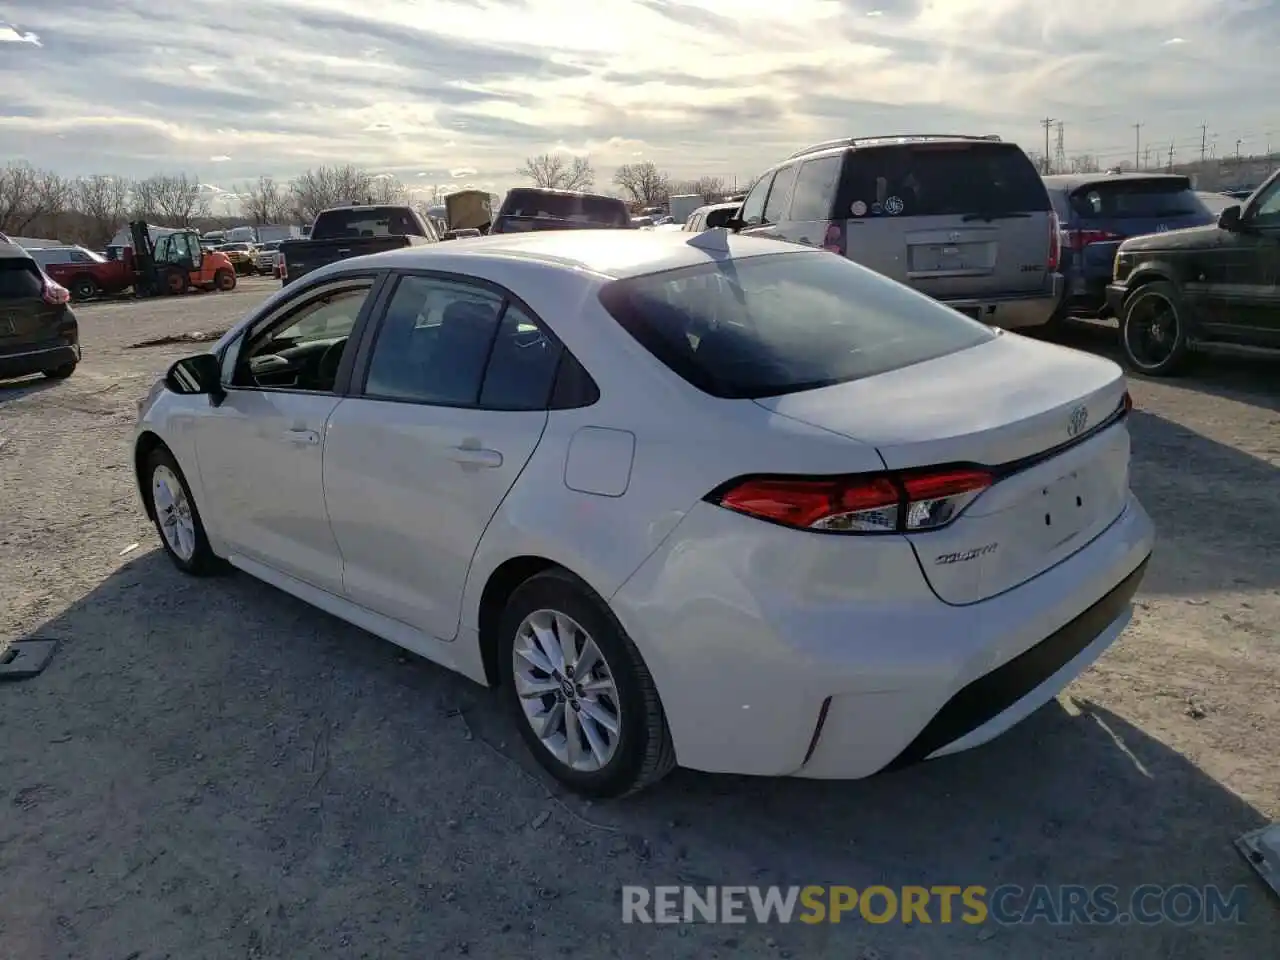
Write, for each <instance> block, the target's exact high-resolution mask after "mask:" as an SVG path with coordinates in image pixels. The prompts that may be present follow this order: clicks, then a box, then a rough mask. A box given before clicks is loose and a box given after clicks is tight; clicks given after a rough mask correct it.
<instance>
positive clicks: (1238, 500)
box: [1129, 410, 1280, 596]
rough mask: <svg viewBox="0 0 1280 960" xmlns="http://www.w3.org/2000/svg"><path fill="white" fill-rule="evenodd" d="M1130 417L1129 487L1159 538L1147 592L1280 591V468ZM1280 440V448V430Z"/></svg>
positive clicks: (1145, 416)
mask: <svg viewBox="0 0 1280 960" xmlns="http://www.w3.org/2000/svg"><path fill="white" fill-rule="evenodd" d="M1130 416H1131V421H1130V425H1129V430H1130V434H1131V436H1132V444H1133V446H1132V464H1131V470H1132V475H1131V480H1130V482H1131V484H1132V487H1133V490H1134V492H1135V493H1136V494H1137V496H1138V499H1139V500H1141V501H1142V504H1143V506H1144V507H1145V508H1146V509H1147V512H1148V513H1149V514H1150V515H1151V517H1152V519H1153V520H1154V521H1155V525H1156V537H1157V542H1156V550H1155V558H1154V560H1153V562H1152V564H1151V567H1150V568H1149V569H1148V571H1147V576H1146V579H1145V580H1144V581H1143V585H1142V592H1143V593H1161V594H1168V595H1186V594H1190V595H1193V596H1194V595H1197V594H1200V593H1203V592H1206V591H1213V590H1239V589H1242V588H1244V589H1248V588H1268V589H1274V588H1276V587H1280V551H1277V550H1276V549H1275V545H1276V536H1277V523H1276V520H1275V519H1274V518H1275V505H1276V490H1277V488H1278V487H1280V467H1277V466H1276V465H1275V464H1272V463H1268V462H1267V461H1265V460H1262V459H1259V458H1258V457H1254V456H1251V455H1249V454H1247V453H1244V452H1243V451H1240V450H1237V449H1236V448H1235V447H1231V446H1228V445H1226V444H1223V443H1218V442H1217V441H1216V440H1211V439H1209V438H1208V437H1205V436H1203V435H1201V434H1199V433H1196V432H1195V431H1193V430H1188V429H1187V428H1186V427H1184V426H1182V425H1180V424H1177V423H1174V422H1172V421H1169V420H1166V419H1165V418H1164V417H1161V416H1158V415H1156V414H1153V413H1148V412H1146V411H1144V410H1134V411H1133V413H1132V414H1131V415H1130ZM1276 437H1277V443H1280V428H1278V429H1277V431H1276ZM1162 556H1171V557H1176V562H1173V563H1164V562H1162V560H1161V557H1162Z"/></svg>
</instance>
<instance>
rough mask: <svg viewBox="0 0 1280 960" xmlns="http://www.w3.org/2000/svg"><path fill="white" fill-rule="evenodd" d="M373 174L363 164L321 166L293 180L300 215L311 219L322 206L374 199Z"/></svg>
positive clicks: (299, 216)
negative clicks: (372, 189) (364, 168)
mask: <svg viewBox="0 0 1280 960" xmlns="http://www.w3.org/2000/svg"><path fill="white" fill-rule="evenodd" d="M372 182H373V178H372V177H371V176H370V175H369V173H368V171H366V170H362V169H361V168H360V167H356V166H352V165H351V164H345V165H344V166H341V167H317V168H316V169H314V170H308V171H307V172H306V173H304V174H302V175H301V176H299V177H296V178H295V179H294V180H293V182H292V183H290V184H289V191H290V193H291V194H292V196H293V206H294V210H295V211H296V213H297V217H298V219H299V220H300V221H301V222H303V223H310V222H311V221H312V220H314V219H315V218H316V214H318V213H319V212H320V211H321V210H327V209H328V208H329V207H336V206H340V205H341V204H345V203H363V202H365V201H366V200H369V199H370V196H369V194H370V192H371V184H372Z"/></svg>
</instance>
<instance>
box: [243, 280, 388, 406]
mask: <svg viewBox="0 0 1280 960" xmlns="http://www.w3.org/2000/svg"><path fill="white" fill-rule="evenodd" d="M386 275H387V271H385V270H377V271H360V272H358V273H344V274H340V275H338V276H333V275H328V276H326V277H324V278H323V279H320V280H317V281H316V282H313V283H309V284H306V285H301V284H300V285H299V286H298V289H297V290H293V289H290V291H289V293H290V296H289V297H287V298H286V299H284V300H282V301H279V302H276V303H274V304H272V305H270V306H268V307H267V308H266V309H265V310H263V311H262V313H260V314H258V315H257V316H255V317H254V318H253V319H252V320H250V321H249V322H248V323H246V324H245V325H244V327H243V328H242V329H241V330H240V332H239V333H238V334H237V335H236V336H235V338H234V339H232V340H231V342H230V343H228V344H227V346H226V347H225V348H223V350H222V351H221V352H220V353H219V354H218V363H219V365H220V366H222V365H225V363H226V359H227V353H228V352H229V351H231V350H234V351H236V354H237V356H236V360H235V364H234V365H233V368H232V369H233V374H232V376H233V378H234V371H235V370H237V369H238V368H239V366H240V356H239V354H240V353H241V352H242V351H243V350H244V349H245V347H247V346H248V345H249V344H251V343H254V342H255V341H258V340H260V339H261V338H262V337H263V336H265V335H267V334H269V333H270V332H273V331H275V330H277V329H279V328H281V327H283V326H284V325H285V324H287V323H288V322H289V320H290V318H291V317H292V316H293V315H294V314H295V313H297V311H298V310H299V309H301V308H303V307H305V306H307V305H308V304H309V303H310V302H311V301H312V300H315V299H319V298H320V297H324V296H328V295H330V294H334V293H339V292H342V291H344V290H349V289H353V288H355V287H359V286H362V285H365V286H367V289H368V294H367V295H366V296H365V300H364V304H363V306H361V308H360V313H359V315H358V316H357V317H356V322H355V324H354V325H353V326H352V328H351V334H350V335H349V337H348V340H347V350H346V351H344V353H343V356H342V361H341V363H340V364H339V365H338V374H337V377H336V379H335V381H334V385H333V389H332V390H302V389H299V388H297V387H262V386H246V385H244V384H237V383H223V384H222V388H223V389H224V390H226V391H227V392H229V393H230V392H246V393H292V394H298V395H300V396H307V397H337V398H342V397H347V396H350V395H351V387H352V377H351V373H352V370H353V369H354V366H355V356H356V353H357V352H358V347H357V350H352V349H351V344H352V342H355V343H356V344H357V345H358V344H359V343H361V342H362V341H363V336H364V331H365V329H366V328H367V327H368V326H369V323H370V317H371V315H373V309H374V307H375V306H376V305H377V304H378V303H379V301H380V299H381V297H382V295H383V291H384V289H385V287H386Z"/></svg>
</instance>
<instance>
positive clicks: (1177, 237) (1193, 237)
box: [1120, 223, 1226, 253]
mask: <svg viewBox="0 0 1280 960" xmlns="http://www.w3.org/2000/svg"><path fill="white" fill-rule="evenodd" d="M1225 235H1226V231H1225V230H1223V229H1222V228H1221V227H1219V226H1218V225H1217V224H1216V223H1210V224H1206V225H1205V226H1202V227H1185V228H1183V229H1182V230H1167V231H1165V232H1164V233H1150V234H1147V235H1146V236H1143V237H1130V238H1129V239H1128V240H1126V241H1125V242H1124V243H1122V244H1120V252H1121V253H1142V252H1146V251H1154V252H1164V251H1169V250H1204V249H1206V248H1208V247H1216V246H1218V244H1220V243H1221V242H1222V240H1223V238H1224V237H1225Z"/></svg>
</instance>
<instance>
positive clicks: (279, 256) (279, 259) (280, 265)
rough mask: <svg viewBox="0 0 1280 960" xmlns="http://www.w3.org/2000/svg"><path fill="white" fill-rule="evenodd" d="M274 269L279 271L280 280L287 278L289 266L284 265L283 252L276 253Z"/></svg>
mask: <svg viewBox="0 0 1280 960" xmlns="http://www.w3.org/2000/svg"><path fill="white" fill-rule="evenodd" d="M276 267H277V269H278V270H279V271H280V279H281V280H283V279H284V278H285V277H287V276H289V265H288V264H287V263H285V260H284V251H283V250H280V251H278V252H277V253H276Z"/></svg>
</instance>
